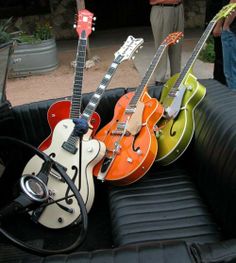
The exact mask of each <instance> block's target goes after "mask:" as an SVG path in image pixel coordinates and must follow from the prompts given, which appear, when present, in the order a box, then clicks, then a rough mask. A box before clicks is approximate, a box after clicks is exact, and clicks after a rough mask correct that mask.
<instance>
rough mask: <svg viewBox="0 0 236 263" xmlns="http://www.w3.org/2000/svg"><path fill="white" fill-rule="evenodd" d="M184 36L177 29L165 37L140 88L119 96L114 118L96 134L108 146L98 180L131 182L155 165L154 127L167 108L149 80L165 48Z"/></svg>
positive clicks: (98, 166)
mask: <svg viewBox="0 0 236 263" xmlns="http://www.w3.org/2000/svg"><path fill="white" fill-rule="evenodd" d="M182 36H183V33H182V32H175V33H172V34H170V35H168V36H167V37H166V38H165V39H164V41H163V42H162V44H161V45H160V47H159V48H158V50H157V52H156V54H155V56H154V58H153V59H152V61H151V64H150V65H149V67H148V69H147V71H146V73H145V75H144V77H143V79H142V81H141V83H140V85H139V87H138V88H137V89H136V91H135V92H134V93H128V94H126V95H124V96H122V97H121V98H120V99H119V101H118V102H117V104H116V106H115V112H114V117H113V119H112V121H111V122H110V123H108V124H107V125H106V126H105V127H104V128H102V129H101V130H100V131H99V132H98V133H97V134H96V135H95V138H96V139H98V140H99V141H102V142H104V143H105V145H106V148H107V149H106V154H105V157H104V158H103V159H102V161H100V162H99V163H98V164H97V165H96V166H95V167H94V175H95V176H97V178H98V179H100V180H103V181H104V180H106V181H110V182H112V183H114V184H116V185H127V184H131V183H133V182H135V181H137V180H138V179H140V178H141V177H142V176H143V175H145V173H146V172H147V171H148V170H149V168H150V167H151V165H152V164H153V162H154V160H155V158H156V155H157V150H158V144H157V139H156V136H155V133H154V126H155V124H156V123H157V122H158V121H159V120H160V119H161V117H162V115H163V113H164V108H163V107H162V105H161V104H159V102H158V101H157V100H156V99H154V98H151V97H150V96H149V94H148V92H147V83H148V81H149V80H150V78H151V76H152V73H153V72H154V70H155V68H156V66H157V64H158V63H159V61H160V59H161V57H162V55H163V53H164V51H165V49H166V48H167V47H168V46H169V45H173V44H176V43H177V42H178V41H179V40H180V39H181V38H182Z"/></svg>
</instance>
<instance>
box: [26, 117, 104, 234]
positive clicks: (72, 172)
mask: <svg viewBox="0 0 236 263" xmlns="http://www.w3.org/2000/svg"><path fill="white" fill-rule="evenodd" d="M73 129H74V123H73V121H72V120H71V119H66V120H62V121H60V122H59V123H58V124H57V125H56V127H55V129H54V132H53V136H52V143H51V145H50V146H49V147H48V148H47V149H46V150H45V151H44V152H45V153H46V154H47V155H49V156H51V158H52V159H54V160H55V161H57V162H58V163H59V164H60V165H61V166H62V167H64V168H65V170H66V172H67V174H68V175H69V177H70V178H71V179H72V181H73V182H74V184H75V186H76V187H77V188H78V191H80V194H81V196H82V198H83V200H84V203H85V205H86V208H87V212H89V211H90V209H91V207H92V204H93V200H94V182H93V174H92V170H93V167H94V166H95V165H96V164H97V163H98V162H99V161H100V160H101V159H102V157H103V156H104V154H105V145H104V144H103V143H101V142H99V141H97V140H94V139H88V140H87V139H86V135H84V136H83V139H82V140H78V142H77V144H76V147H77V151H76V153H75V154H71V153H70V152H68V151H67V150H65V149H64V148H63V147H62V145H63V143H64V142H65V141H67V139H68V138H69V136H70V134H71V133H72V131H73ZM81 152H83V154H82V155H81V156H80V154H81ZM80 160H81V161H80ZM41 164H42V161H41V159H40V158H38V157H37V156H34V157H33V158H32V159H31V160H30V161H29V162H28V164H27V166H26V167H25V169H24V172H23V174H32V175H35V174H37V173H38V172H39V170H40V168H41ZM47 186H48V189H49V194H50V197H51V200H59V199H60V198H62V199H64V200H62V201H60V202H58V203H54V204H51V205H49V206H47V207H46V208H44V209H43V211H36V212H38V215H32V216H33V217H36V219H37V221H38V222H39V223H41V224H42V225H44V226H46V227H49V228H55V229H58V228H63V227H65V226H68V225H70V224H72V223H73V222H77V221H78V219H79V217H80V209H79V206H78V204H77V202H76V200H75V198H74V197H70V194H71V192H67V191H68V187H67V184H66V183H65V182H64V181H63V180H62V179H61V177H60V176H59V175H58V174H56V173H55V171H54V170H51V173H50V175H49V177H48V184H47Z"/></svg>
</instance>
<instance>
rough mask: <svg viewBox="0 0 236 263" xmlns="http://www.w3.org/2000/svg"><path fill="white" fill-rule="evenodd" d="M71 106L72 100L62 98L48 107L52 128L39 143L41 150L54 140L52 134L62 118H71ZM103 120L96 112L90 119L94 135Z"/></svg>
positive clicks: (49, 122) (48, 117) (48, 116)
mask: <svg viewBox="0 0 236 263" xmlns="http://www.w3.org/2000/svg"><path fill="white" fill-rule="evenodd" d="M70 107H71V101H70V100H62V101H58V102H55V103H54V104H52V106H51V107H50V108H49V109H48V112H47V119H48V124H49V126H50V129H51V133H50V135H49V136H48V137H47V138H46V139H45V140H44V141H43V142H42V143H41V144H40V145H39V149H40V150H41V151H44V150H46V149H47V148H48V147H49V146H50V145H51V142H52V135H53V131H54V128H55V127H56V125H57V124H58V122H60V121H61V120H65V119H69V118H70ZM100 122H101V118H100V116H99V114H98V113H96V112H94V113H93V115H92V118H91V120H90V124H91V125H92V127H93V132H92V137H93V136H94V134H95V133H96V131H97V129H98V127H99V125H100Z"/></svg>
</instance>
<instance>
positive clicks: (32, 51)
mask: <svg viewBox="0 0 236 263" xmlns="http://www.w3.org/2000/svg"><path fill="white" fill-rule="evenodd" d="M57 66H58V58H57V48H56V41H55V38H54V37H53V34H52V28H51V26H50V25H49V24H48V23H45V24H36V26H35V30H34V32H33V34H32V35H30V34H26V33H24V32H20V34H19V35H18V37H17V45H16V47H15V50H14V53H13V55H12V64H11V68H10V74H9V75H10V77H18V76H28V75H32V74H42V73H46V72H48V71H51V70H54V69H55V68H56V67H57Z"/></svg>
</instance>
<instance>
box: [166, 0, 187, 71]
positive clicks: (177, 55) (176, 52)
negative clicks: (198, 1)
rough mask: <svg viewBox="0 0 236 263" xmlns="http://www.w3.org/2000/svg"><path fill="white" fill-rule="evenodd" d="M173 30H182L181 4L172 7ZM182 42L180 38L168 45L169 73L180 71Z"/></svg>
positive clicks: (182, 12)
mask: <svg viewBox="0 0 236 263" xmlns="http://www.w3.org/2000/svg"><path fill="white" fill-rule="evenodd" d="M172 31H173V32H177V31H178V32H184V8H183V5H180V6H178V7H175V8H174V17H173V29H172ZM182 43H183V40H181V41H180V42H179V43H178V44H176V45H173V46H171V47H169V57H170V75H171V76H172V75H174V74H175V73H179V72H180V71H181V55H182V54H181V53H182Z"/></svg>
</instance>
